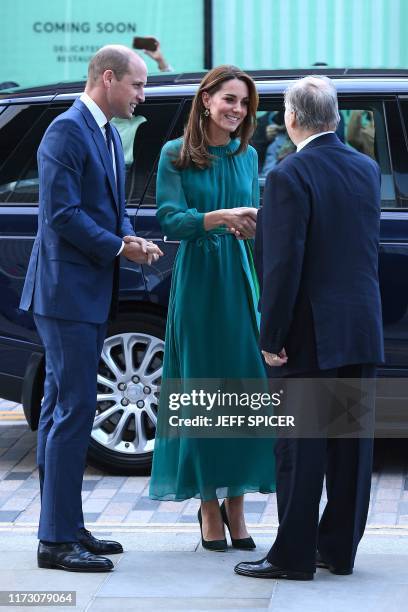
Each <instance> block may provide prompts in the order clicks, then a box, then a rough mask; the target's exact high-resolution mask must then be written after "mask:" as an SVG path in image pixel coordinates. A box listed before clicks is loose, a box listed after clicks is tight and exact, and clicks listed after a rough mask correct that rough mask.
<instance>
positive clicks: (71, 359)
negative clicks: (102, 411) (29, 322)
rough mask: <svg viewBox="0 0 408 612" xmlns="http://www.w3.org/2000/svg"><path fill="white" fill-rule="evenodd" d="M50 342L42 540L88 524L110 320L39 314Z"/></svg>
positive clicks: (42, 444)
mask: <svg viewBox="0 0 408 612" xmlns="http://www.w3.org/2000/svg"><path fill="white" fill-rule="evenodd" d="M34 320H35V324H36V326H37V330H38V333H39V335H40V337H41V340H42V342H43V344H44V348H45V363H46V377H45V385H44V399H43V403H42V407H41V415H40V421H39V427H38V442H37V463H38V468H39V477H40V489H41V514H40V524H39V530H38V537H39V539H40V540H43V541H47V542H75V541H77V539H78V529H79V528H81V527H83V526H84V521H83V514H82V499H81V490H82V479H83V474H84V470H85V461H86V454H87V450H88V445H89V438H90V434H91V430H92V424H93V420H94V418H95V410H96V393H97V371H98V363H99V358H100V354H101V350H102V346H103V342H104V339H105V335H106V329H107V324H106V323H103V324H95V323H87V322H80V321H67V320H64V319H55V318H51V317H45V316H40V315H36V314H35V315H34Z"/></svg>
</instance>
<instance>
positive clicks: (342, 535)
mask: <svg viewBox="0 0 408 612" xmlns="http://www.w3.org/2000/svg"><path fill="white" fill-rule="evenodd" d="M375 372H376V369H375V366H373V365H351V366H344V367H340V368H336V369H332V370H324V371H323V370H320V371H316V372H313V373H310V372H307V373H304V374H301V373H299V374H297V375H296V378H302V377H304V378H306V377H307V378H309V377H314V378H316V379H318V378H323V377H326V378H333V379H334V378H349V379H351V378H353V379H360V380H361V389H362V392H363V393H364V390H365V389H366V388H367V384H363V380H366V379H373V378H375ZM357 385H359V383H357ZM369 388H370V396H369V398H368V401H367V397H365V400H364V401H365V405H366V406H367V405H368V406H369V407H371V409H372V422H373V421H374V418H373V417H374V402H375V394H374V389H375V382H374V381H373V383H372V384H371V383H369ZM287 399H289V397H288V398H287ZM331 400H333V397H332V398H330V397H328V403H330V401H331ZM293 401H295V402H298V403H299V406H296V407H295V408H294V412H298V413H299V412H300V410H301V409H302V406H303V404H304V398H303V397H302V396H301V394H298V395H297V396H296V397H295V398H294V400H293ZM299 408H300V410H299ZM327 408H328V410H330V405H328V406H327ZM287 410H288V413H290V412H291V405H290V402H289V403H288V404H287ZM365 435H367V434H365ZM275 454H276V468H277V483H276V486H277V503H278V517H279V528H278V533H277V536H276V539H275V542H274V544H273V546H272V548H271V549H270V551H269V553H268V555H267V558H268V560H269V561H270V562H271V563H273V564H274V565H276V566H278V567H281V568H283V569H291V570H298V571H304V572H314V571H315V569H316V551H317V550H318V551H319V552H320V553H321V555H322V557H323V559H324V560H325V561H327V562H329V563H330V564H331V565H333V566H335V567H338V568H341V569H347V570H348V569H352V568H353V565H354V559H355V555H356V552H357V546H358V543H359V541H360V539H361V538H362V536H363V533H364V529H365V525H366V520H367V514H368V505H369V501H370V488H371V473H372V458H373V436H372V433H371V435H370V436H369V437H364V438H363V437H361V438H358V437H353V438H351V437H350V438H341V437H335V436H332V437H325V436H324V435H322V436H319V437H318V438H317V437H316V438H283V437H282V438H278V439H277V441H276V445H275ZM324 477H326V490H327V503H326V506H325V508H324V511H323V514H322V516H321V518H320V521H319V504H320V499H321V494H322V490H323V482H324Z"/></svg>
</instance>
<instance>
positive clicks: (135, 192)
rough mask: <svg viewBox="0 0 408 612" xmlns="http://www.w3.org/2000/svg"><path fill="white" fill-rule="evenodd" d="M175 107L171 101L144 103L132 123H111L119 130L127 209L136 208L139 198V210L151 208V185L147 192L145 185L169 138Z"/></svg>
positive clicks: (127, 121) (115, 121)
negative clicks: (124, 164) (124, 168)
mask: <svg viewBox="0 0 408 612" xmlns="http://www.w3.org/2000/svg"><path fill="white" fill-rule="evenodd" d="M179 106H180V102H175V101H169V102H168V101H161V102H155V101H148V102H146V103H145V104H143V105H142V106H140V107H139V108H138V109H137V115H136V116H134V117H133V118H132V119H130V120H128V119H113V120H112V123H113V124H114V125H115V126H116V127H117V128H118V130H119V133H120V136H121V139H122V143H123V149H124V153H125V163H126V199H127V205H128V206H138V205H139V204H140V202H141V200H142V198H143V206H153V205H155V189H154V181H153V186H152V187H150V185H149V189H147V184H148V183H149V180H150V179H151V178H152V176H153V174H154V172H155V167H156V162H157V160H158V158H159V155H160V150H161V148H162V146H163V144H164V143H165V141H166V140H167V139H168V138H169V134H170V132H171V129H172V126H173V125H174V122H175V120H176V118H177V113H178V109H179ZM145 191H146V194H145ZM144 194H145V195H144ZM143 196H144V197H143Z"/></svg>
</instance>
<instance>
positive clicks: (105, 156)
mask: <svg viewBox="0 0 408 612" xmlns="http://www.w3.org/2000/svg"><path fill="white" fill-rule="evenodd" d="M74 106H75V107H76V108H77V109H78V110H79V111H81V113H82V115H83V116H84V118H85V121H86V123H87V125H88V127H89V129H90V130H91V132H92V137H93V139H94V142H95V145H96V147H97V149H98V151H99V154H100V156H101V159H102V163H103V166H104V168H105V172H106V174H107V176H108V180H109V185H110V188H111V191H112V196H113V199H114V201H115V204H116V208H117V210H118V212H119V209H120V206H119V196H118V189H117V186H116V181H115V174H114V171H113V164H112V158H111V156H110V155H109V151H108V147H107V146H106V141H105V138H104V137H103V134H102V132H101V129H100V127H99V125H98V124H97V123H96V121H95V119H94V118H93V116H92V113H91V112H90V111H89V109H88V108H87V107H86V105H85V104H84V103H83V102H81V100H80V99H79V98H78V99H77V100H75V102H74ZM112 131H113V132H114V130H112ZM116 150H117V149H115V153H116ZM118 157H120V156H116V159H117V158H118ZM118 178H119V175H118Z"/></svg>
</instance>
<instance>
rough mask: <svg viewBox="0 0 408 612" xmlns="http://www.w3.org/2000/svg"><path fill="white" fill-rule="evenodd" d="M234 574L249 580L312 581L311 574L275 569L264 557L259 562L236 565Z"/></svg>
mask: <svg viewBox="0 0 408 612" xmlns="http://www.w3.org/2000/svg"><path fill="white" fill-rule="evenodd" d="M234 572H235V573H236V574H240V575H241V576H249V577H250V578H285V579H286V580H313V572H298V571H295V570H284V569H282V568H280V567H276V565H273V564H272V563H270V562H269V561H268V559H267V558H266V557H265V558H264V559H261V560H260V561H248V562H247V563H245V562H244V563H238V565H236V566H235V567H234Z"/></svg>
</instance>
